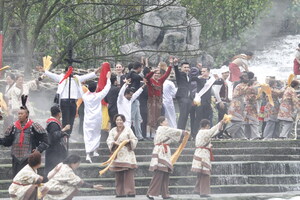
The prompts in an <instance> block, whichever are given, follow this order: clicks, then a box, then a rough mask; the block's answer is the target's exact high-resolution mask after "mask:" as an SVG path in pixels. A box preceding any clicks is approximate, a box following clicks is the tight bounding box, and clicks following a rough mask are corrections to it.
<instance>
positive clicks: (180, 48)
mask: <svg viewBox="0 0 300 200" xmlns="http://www.w3.org/2000/svg"><path fill="white" fill-rule="evenodd" d="M135 34H136V38H137V41H135V42H133V43H129V44H126V45H123V46H121V47H120V50H121V52H122V53H124V54H129V57H130V59H133V60H140V58H141V57H142V56H144V57H148V58H149V62H150V64H152V65H156V64H157V63H158V62H160V61H167V60H168V58H169V56H171V55H172V56H176V57H179V58H180V59H181V60H188V61H189V62H191V64H195V65H196V63H199V62H200V63H202V64H203V65H208V66H212V65H213V63H214V61H213V58H212V57H211V56H210V55H208V54H206V53H205V52H203V51H201V50H200V48H199V37H200V34H201V24H200V23H199V22H198V21H197V20H196V19H195V18H193V17H191V16H189V15H188V13H187V11H186V8H184V7H182V6H179V5H176V6H168V7H165V8H163V9H160V10H157V11H152V12H149V13H146V14H145V15H144V16H143V17H142V18H141V19H140V20H139V22H138V23H136V25H135Z"/></svg>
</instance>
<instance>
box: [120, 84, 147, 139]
mask: <svg viewBox="0 0 300 200" xmlns="http://www.w3.org/2000/svg"><path fill="white" fill-rule="evenodd" d="M129 84H130V81H129V80H126V81H125V83H124V84H123V86H122V87H121V89H120V92H119V95H118V100H117V107H118V112H119V113H118V114H122V115H124V116H125V118H126V122H125V126H128V127H131V124H132V122H131V105H132V103H133V102H134V101H135V100H136V99H137V98H138V97H139V96H140V94H141V93H142V92H143V89H144V87H145V84H144V85H142V86H141V87H140V88H139V89H138V90H137V91H136V92H134V93H133V90H132V89H131V88H128V85H129ZM137 137H138V139H141V138H143V136H142V135H140V136H138V135H137Z"/></svg>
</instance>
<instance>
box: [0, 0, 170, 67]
mask: <svg viewBox="0 0 300 200" xmlns="http://www.w3.org/2000/svg"><path fill="white" fill-rule="evenodd" d="M173 1H174V0H168V1H167V3H166V4H168V3H169V2H170V3H173ZM147 2H148V0H141V1H136V0H87V1H83V0H38V1H37V0H27V1H19V0H11V1H6V3H5V14H4V16H5V20H4V21H5V23H6V24H5V38H7V39H6V43H5V52H6V53H20V54H22V53H24V54H25V59H24V60H26V61H28V63H24V65H25V66H27V68H28V69H30V68H32V67H33V66H35V64H41V56H42V55H51V56H52V57H53V61H54V67H56V66H57V65H64V63H63V59H64V57H65V56H66V53H67V51H66V46H67V44H68V41H69V40H72V41H73V44H74V53H75V55H74V56H75V57H76V58H80V59H82V60H84V61H86V62H85V63H84V66H89V67H91V66H92V67H95V66H98V65H99V63H100V62H102V61H104V60H106V61H110V60H113V61H117V60H118V59H119V58H118V56H119V55H120V52H119V46H120V45H123V44H126V43H129V42H131V41H132V40H133V39H134V37H133V28H134V22H135V20H137V19H138V18H139V17H140V16H141V15H142V14H143V13H145V12H147V11H146V10H145V9H144V7H145V4H147ZM161 7H162V6H160V5H156V6H153V7H152V9H153V10H157V9H160V8H161ZM12 28H13V30H12ZM35 53H39V54H38V56H36V58H37V59H38V61H35V62H34V61H33V59H32V58H33V57H34V54H35ZM80 66H83V65H80Z"/></svg>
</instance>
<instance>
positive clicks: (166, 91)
mask: <svg viewBox="0 0 300 200" xmlns="http://www.w3.org/2000/svg"><path fill="white" fill-rule="evenodd" d="M176 92H177V88H176V87H175V84H174V83H173V82H172V81H170V80H165V82H164V84H163V106H164V110H165V117H166V118H167V120H168V122H169V126H170V127H172V128H177V123H176V111H175V106H174V102H173V98H175V95H176Z"/></svg>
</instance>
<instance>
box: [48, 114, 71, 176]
mask: <svg viewBox="0 0 300 200" xmlns="http://www.w3.org/2000/svg"><path fill="white" fill-rule="evenodd" d="M46 123H47V125H46V130H47V132H48V139H49V148H48V149H47V150H46V153H45V175H47V174H48V173H49V172H50V171H51V170H52V169H53V168H54V167H55V166H56V165H57V164H58V163H60V162H62V161H63V160H64V159H65V158H66V157H67V154H68V152H67V147H66V141H65V139H64V136H65V134H66V133H65V132H63V131H61V129H62V126H61V122H60V121H58V120H57V119H56V118H54V117H51V118H49V119H48V120H47V122H46Z"/></svg>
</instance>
